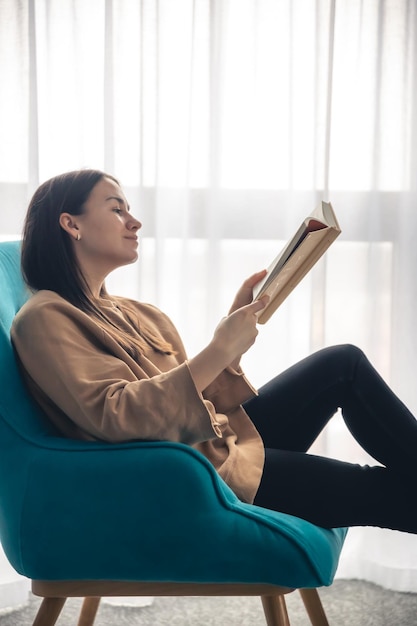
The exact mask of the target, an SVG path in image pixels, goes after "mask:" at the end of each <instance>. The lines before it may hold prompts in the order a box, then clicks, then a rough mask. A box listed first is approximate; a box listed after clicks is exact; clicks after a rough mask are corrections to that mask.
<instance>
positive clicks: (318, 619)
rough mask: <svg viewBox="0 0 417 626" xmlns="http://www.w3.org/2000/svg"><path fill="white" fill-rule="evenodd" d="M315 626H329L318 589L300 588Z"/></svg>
mask: <svg viewBox="0 0 417 626" xmlns="http://www.w3.org/2000/svg"><path fill="white" fill-rule="evenodd" d="M298 591H299V592H300V595H301V598H302V600H303V602H304V606H305V608H306V611H307V613H308V616H309V618H310V621H311V623H312V624H313V626H329V622H328V621H327V617H326V613H325V612H324V609H323V605H322V603H321V600H320V596H319V594H318V591H317V589H299V590H298Z"/></svg>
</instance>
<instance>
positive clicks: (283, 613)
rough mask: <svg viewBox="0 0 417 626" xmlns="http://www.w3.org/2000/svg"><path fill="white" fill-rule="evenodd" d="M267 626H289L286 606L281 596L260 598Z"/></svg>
mask: <svg viewBox="0 0 417 626" xmlns="http://www.w3.org/2000/svg"><path fill="white" fill-rule="evenodd" d="M261 600H262V605H263V607H264V613H265V619H266V623H267V625H268V626H290V620H289V619H288V612H287V604H286V602H285V597H284V596H283V595H275V596H261Z"/></svg>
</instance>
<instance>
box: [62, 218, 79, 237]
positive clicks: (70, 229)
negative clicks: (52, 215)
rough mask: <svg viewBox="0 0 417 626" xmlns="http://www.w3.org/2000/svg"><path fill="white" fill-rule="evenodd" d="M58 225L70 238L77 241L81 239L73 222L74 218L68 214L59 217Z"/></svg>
mask: <svg viewBox="0 0 417 626" xmlns="http://www.w3.org/2000/svg"><path fill="white" fill-rule="evenodd" d="M59 225H60V226H61V228H62V229H63V230H65V232H67V233H68V234H69V235H70V237H72V238H73V239H76V240H77V241H79V240H80V239H81V236H80V230H79V228H78V226H77V224H76V222H75V220H74V216H73V215H71V214H70V213H61V215H60V216H59Z"/></svg>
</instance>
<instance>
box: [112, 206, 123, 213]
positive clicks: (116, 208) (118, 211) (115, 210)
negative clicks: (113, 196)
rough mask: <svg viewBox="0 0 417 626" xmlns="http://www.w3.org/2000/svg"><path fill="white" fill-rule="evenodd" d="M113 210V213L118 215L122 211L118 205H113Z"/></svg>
mask: <svg viewBox="0 0 417 626" xmlns="http://www.w3.org/2000/svg"><path fill="white" fill-rule="evenodd" d="M113 211H114V212H115V213H118V214H119V215H121V214H122V213H123V211H122V209H120V208H119V207H115V208H114V209H113Z"/></svg>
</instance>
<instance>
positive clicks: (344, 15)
mask: <svg viewBox="0 0 417 626" xmlns="http://www.w3.org/2000/svg"><path fill="white" fill-rule="evenodd" d="M416 10H417V8H416V3H415V2H414V1H413V0H369V1H364V0H175V2H173V1H172V0H140V1H139V0H138V1H133V0H89V2H84V0H18V1H16V0H0V84H1V85H2V89H3V94H6V97H3V98H2V99H1V100H0V200H1V204H2V208H1V211H0V235H3V236H6V235H13V234H19V233H20V232H21V228H22V222H23V217H24V214H25V210H26V205H27V202H28V200H29V197H30V196H31V194H32V193H33V191H34V189H35V188H36V186H37V185H38V184H39V183H40V182H42V181H44V180H45V179H47V178H49V177H50V176H53V175H55V174H58V173H61V172H63V171H66V170H70V169H75V168H80V167H94V168H100V169H104V170H106V171H109V172H110V173H112V174H114V175H116V176H117V177H118V178H119V180H120V182H121V184H122V185H123V187H124V188H125V190H126V192H127V195H128V198H129V201H130V203H131V205H132V210H133V212H134V213H135V214H136V215H137V217H138V218H139V219H140V220H141V222H142V223H143V229H142V235H143V236H142V239H141V247H140V261H139V263H138V264H137V265H135V266H132V267H128V268H124V269H123V270H118V271H117V272H115V273H114V275H113V276H112V277H111V278H110V279H109V282H108V288H109V289H110V290H112V291H114V292H118V293H121V294H124V295H128V296H132V297H135V298H140V299H143V300H148V301H151V302H153V303H155V304H157V305H158V306H160V307H161V308H163V309H164V310H165V311H166V312H167V313H168V314H169V315H170V316H171V317H172V318H173V320H174V322H175V323H176V324H177V326H178V328H179V329H180V331H181V332H182V335H183V337H184V340H185V344H186V347H187V349H188V351H189V353H190V354H193V353H194V352H195V351H197V350H199V349H201V348H202V347H203V346H204V345H205V344H206V343H207V342H208V341H209V339H210V337H211V333H212V332H213V330H214V327H215V325H216V324H217V323H218V320H219V319H220V317H221V316H223V315H224V314H225V312H226V311H227V309H228V308H229V305H230V303H231V301H232V299H233V296H234V293H235V291H236V290H237V288H238V286H239V285H240V283H241V282H242V281H243V280H244V278H245V277H246V276H247V275H249V274H251V273H253V272H254V271H257V270H258V269H262V267H265V266H267V265H268V264H269V262H270V260H271V259H272V258H274V257H275V256H276V254H277V252H278V250H279V248H280V247H281V246H282V245H283V244H284V243H285V241H286V240H287V239H288V238H289V237H290V236H291V235H292V234H293V232H294V231H295V230H296V228H297V227H298V225H299V223H300V222H301V220H302V219H303V218H304V217H305V216H306V215H307V214H308V213H309V212H310V211H312V210H313V208H314V207H315V206H316V204H317V203H318V201H320V200H328V201H330V202H332V204H333V206H334V208H335V210H336V213H337V216H338V219H339V221H340V224H341V227H342V231H343V233H342V235H341V237H340V238H339V239H338V241H337V242H336V243H335V244H334V246H332V248H331V249H330V250H329V251H328V253H327V254H326V257H325V259H323V260H322V261H321V262H320V264H319V265H318V266H317V268H316V269H315V270H314V271H313V272H312V273H311V274H310V275H309V276H308V277H307V278H306V279H305V280H304V281H303V283H302V284H301V285H300V286H299V287H298V288H297V290H296V291H295V292H293V294H292V295H291V297H290V298H289V299H288V300H287V301H286V302H285V303H284V304H283V305H282V307H281V308H280V309H279V310H278V311H277V312H276V314H275V315H274V316H273V318H271V320H270V321H269V322H268V324H266V325H265V326H264V327H262V328H261V330H260V335H259V338H258V341H257V343H256V345H255V346H254V348H253V349H252V350H251V351H250V353H248V354H247V355H246V356H245V359H244V366H245V369H246V371H247V373H248V376H249V377H250V378H251V379H252V380H253V382H254V384H256V385H261V384H262V383H263V382H266V380H267V379H269V378H271V377H272V376H274V375H275V374H276V373H278V372H279V371H281V370H282V369H284V368H285V367H287V366H288V365H290V364H292V363H293V362H294V361H295V360H297V359H299V358H302V357H303V356H305V355H306V354H308V353H309V352H311V351H312V350H315V349H318V348H320V347H322V346H325V345H329V344H332V343H342V342H352V343H355V344H357V345H359V346H360V347H361V348H363V349H364V350H365V352H367V354H368V355H369V357H370V359H371V360H372V361H373V363H374V364H375V366H376V367H377V369H378V370H379V371H380V372H381V374H382V375H383V376H384V377H385V378H386V379H387V381H388V382H389V383H390V384H391V385H392V386H393V388H394V389H395V391H396V392H397V393H398V394H399V395H400V397H401V398H402V399H403V400H404V401H405V402H406V403H407V404H408V405H409V407H410V409H411V410H412V411H414V413H415V414H417V387H416V385H415V382H414V372H415V371H416V370H417V339H416V332H415V324H414V320H415V313H414V312H415V309H416V305H417V287H416V281H415V278H414V274H415V267H417V258H416V255H417V248H416V246H415V243H414V240H413V239H414V234H415V232H416V231H417V228H416V227H417V224H416V222H417V211H416V200H417V184H416V175H415V172H416V166H417V104H416V103H417V97H416V96H417V87H416V80H417V78H416V77H417V67H416V61H417V34H416V25H417V17H416ZM315 450H318V451H320V452H321V453H324V454H330V455H333V456H336V457H338V458H343V459H346V460H352V461H355V462H356V461H360V462H368V459H367V458H366V457H364V455H363V454H362V453H361V451H360V450H359V449H358V448H357V446H355V445H354V443H353V442H352V440H351V438H350V435H348V434H347V432H346V431H345V430H344V429H343V427H342V425H341V423H340V420H339V419H338V418H336V419H335V420H333V422H332V424H331V425H330V427H329V428H328V429H327V430H326V432H325V434H324V435H323V436H322V437H321V439H320V441H318V442H317V443H316V444H315ZM410 495H411V498H412V497H413V495H414V494H410ZM410 506H413V505H412V500H411V504H410ZM410 555H412V556H413V558H410ZM416 563H417V538H416V537H414V536H411V535H410V536H408V535H404V534H403V535H401V534H400V533H395V532H390V531H381V530H379V529H369V528H368V529H354V531H352V532H351V533H350V538H349V539H348V543H347V545H346V550H345V552H344V555H343V558H342V562H341V566H340V570H339V572H340V575H343V576H354V577H356V578H365V579H368V580H371V581H374V582H376V583H378V584H382V585H386V586H388V587H390V588H395V589H399V588H400V589H401V590H408V591H417V566H416Z"/></svg>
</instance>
